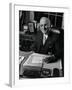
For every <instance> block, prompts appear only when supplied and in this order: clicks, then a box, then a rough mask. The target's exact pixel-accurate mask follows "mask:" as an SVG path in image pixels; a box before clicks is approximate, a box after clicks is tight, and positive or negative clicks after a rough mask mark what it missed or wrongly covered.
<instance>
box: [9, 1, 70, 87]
mask: <svg viewBox="0 0 72 90" xmlns="http://www.w3.org/2000/svg"><path fill="white" fill-rule="evenodd" d="M9 6H10V11H9V13H10V18H9V19H10V26H9V27H10V63H9V65H10V70H9V84H10V86H11V87H13V86H28V85H29V86H30V85H44V84H46V85H48V84H57V83H69V81H70V76H69V73H70V72H69V71H70V64H69V34H68V31H69V23H68V22H69V19H68V17H69V9H68V8H67V7H64V8H62V7H58V8H57V7H48V6H35V5H34V6H32V5H23V4H14V3H11V4H10V5H9ZM19 11H36V12H37V11H38V12H52V13H54V12H55V13H56V12H58V13H64V20H63V23H64V25H63V28H64V77H60V78H45V79H44V78H42V79H23V80H20V79H19V53H20V52H19ZM31 14H32V13H31ZM31 19H33V18H31ZM31 82H32V83H31Z"/></svg>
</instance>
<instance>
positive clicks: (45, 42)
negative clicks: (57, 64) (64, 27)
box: [31, 17, 63, 58]
mask: <svg viewBox="0 0 72 90" xmlns="http://www.w3.org/2000/svg"><path fill="white" fill-rule="evenodd" d="M50 26H51V23H50V20H49V19H48V18H46V17H42V18H41V19H40V30H39V31H38V33H37V34H36V38H35V42H34V44H33V45H32V46H31V50H33V51H35V52H36V53H41V54H54V55H55V56H56V58H60V56H61V55H62V52H63V50H62V49H61V48H62V47H60V43H59V40H58V39H59V35H60V31H58V32H57V33H55V32H54V31H53V30H52V29H50Z"/></svg>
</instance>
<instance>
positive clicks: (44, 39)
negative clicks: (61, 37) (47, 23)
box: [43, 35, 46, 45]
mask: <svg viewBox="0 0 72 90" xmlns="http://www.w3.org/2000/svg"><path fill="white" fill-rule="evenodd" d="M45 41H46V36H45V35H43V45H44V44H45Z"/></svg>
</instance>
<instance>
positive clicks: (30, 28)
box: [9, 3, 70, 87]
mask: <svg viewBox="0 0 72 90" xmlns="http://www.w3.org/2000/svg"><path fill="white" fill-rule="evenodd" d="M9 6H10V11H9V13H10V18H9V19H10V63H9V64H10V70H9V73H10V77H9V83H10V86H11V87H13V86H25V85H27V86H28V85H44V84H46V85H48V84H52V83H53V84H55V83H68V82H69V78H70V77H69V73H70V72H69V69H70V68H69V67H70V64H69V34H68V31H69V9H68V8H67V7H64V8H62V7H58V8H57V7H49V6H35V5H34V6H33V5H23V4H14V3H11V4H10V5H9Z"/></svg>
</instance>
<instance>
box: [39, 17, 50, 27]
mask: <svg viewBox="0 0 72 90" xmlns="http://www.w3.org/2000/svg"><path fill="white" fill-rule="evenodd" d="M43 19H45V20H46V21H47V23H48V24H49V25H51V22H50V19H49V18H47V17H41V19H40V22H41V20H43Z"/></svg>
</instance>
